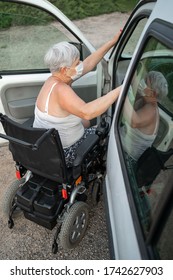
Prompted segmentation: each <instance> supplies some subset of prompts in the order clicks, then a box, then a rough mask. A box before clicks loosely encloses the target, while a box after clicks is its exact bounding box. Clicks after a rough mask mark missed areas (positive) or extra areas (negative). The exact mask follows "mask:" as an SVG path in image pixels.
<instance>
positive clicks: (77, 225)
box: [59, 201, 89, 249]
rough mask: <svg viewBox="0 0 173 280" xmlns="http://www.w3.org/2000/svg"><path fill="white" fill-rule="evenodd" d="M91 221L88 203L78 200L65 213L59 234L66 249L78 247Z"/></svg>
mask: <svg viewBox="0 0 173 280" xmlns="http://www.w3.org/2000/svg"><path fill="white" fill-rule="evenodd" d="M88 221H89V210H88V205H87V204H86V203H85V202H82V201H78V202H76V203H74V204H73V205H72V206H71V207H70V209H69V211H68V212H66V213H65V214H64V220H63V223H62V226H61V231H60V234H59V240H60V244H61V246H62V247H63V248H64V249H72V248H74V247H76V246H77V245H78V244H79V242H80V241H81V239H82V238H83V236H84V234H85V231H86V228H87V225H88Z"/></svg>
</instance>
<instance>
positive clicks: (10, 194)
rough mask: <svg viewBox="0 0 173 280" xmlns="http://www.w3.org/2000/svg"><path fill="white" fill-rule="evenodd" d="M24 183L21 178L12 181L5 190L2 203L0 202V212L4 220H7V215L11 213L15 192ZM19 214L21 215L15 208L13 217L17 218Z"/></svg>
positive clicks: (18, 209)
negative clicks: (0, 208) (0, 205)
mask: <svg viewBox="0 0 173 280" xmlns="http://www.w3.org/2000/svg"><path fill="white" fill-rule="evenodd" d="M24 182H25V179H24V178H22V179H20V180H17V181H14V182H13V183H12V184H11V185H10V186H9V187H8V189H7V190H6V192H5V194H4V197H3V202H2V211H3V214H4V216H5V217H6V218H9V214H10V211H11V208H12V206H13V204H14V203H15V195H16V192H17V190H18V189H19V187H20V185H21V184H23V183H24ZM19 214H21V210H20V208H18V207H17V208H16V210H15V211H14V213H13V217H17V216H18V215H19Z"/></svg>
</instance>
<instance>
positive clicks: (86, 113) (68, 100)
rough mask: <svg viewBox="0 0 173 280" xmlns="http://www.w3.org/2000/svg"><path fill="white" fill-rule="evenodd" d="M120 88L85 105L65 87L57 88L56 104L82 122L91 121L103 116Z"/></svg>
mask: <svg viewBox="0 0 173 280" xmlns="http://www.w3.org/2000/svg"><path fill="white" fill-rule="evenodd" d="M120 90H121V86H120V87H118V88H116V89H114V90H112V91H110V92H108V93H107V94H106V95H104V96H102V97H99V98H97V99H95V100H93V101H91V102H88V103H86V102H85V101H83V100H82V99H81V98H80V97H79V96H78V95H77V94H76V93H75V92H74V91H73V89H72V88H70V87H69V86H67V85H62V87H60V85H59V87H58V92H57V95H56V96H57V102H58V104H59V106H60V107H61V108H62V109H63V110H65V111H66V112H68V113H70V114H73V115H76V116H78V117H80V118H82V119H84V120H91V119H93V118H95V117H98V116H100V115H101V114H103V113H104V112H105V111H106V110H107V109H108V108H109V107H110V106H111V105H112V104H113V103H114V102H115V101H116V100H117V98H118V96H119V94H120Z"/></svg>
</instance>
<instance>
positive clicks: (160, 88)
mask: <svg viewBox="0 0 173 280" xmlns="http://www.w3.org/2000/svg"><path fill="white" fill-rule="evenodd" d="M148 79H149V81H150V85H151V89H153V90H155V91H156V93H157V94H158V99H160V100H161V99H162V98H163V97H165V96H166V95H167V94H168V83H167V80H166V79H165V77H164V76H163V74H162V73H161V72H157V71H150V72H149V73H148V74H147V75H146V77H145V82H146V84H147V80H148Z"/></svg>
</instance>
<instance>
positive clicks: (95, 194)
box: [91, 181, 101, 206]
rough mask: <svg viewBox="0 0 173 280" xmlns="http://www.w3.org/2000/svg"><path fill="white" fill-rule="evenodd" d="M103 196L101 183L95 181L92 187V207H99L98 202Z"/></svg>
mask: <svg viewBox="0 0 173 280" xmlns="http://www.w3.org/2000/svg"><path fill="white" fill-rule="evenodd" d="M100 196H101V182H100V181H95V182H94V183H93V186H92V193H91V199H92V205H93V206H97V204H98V202H99V201H100Z"/></svg>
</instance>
